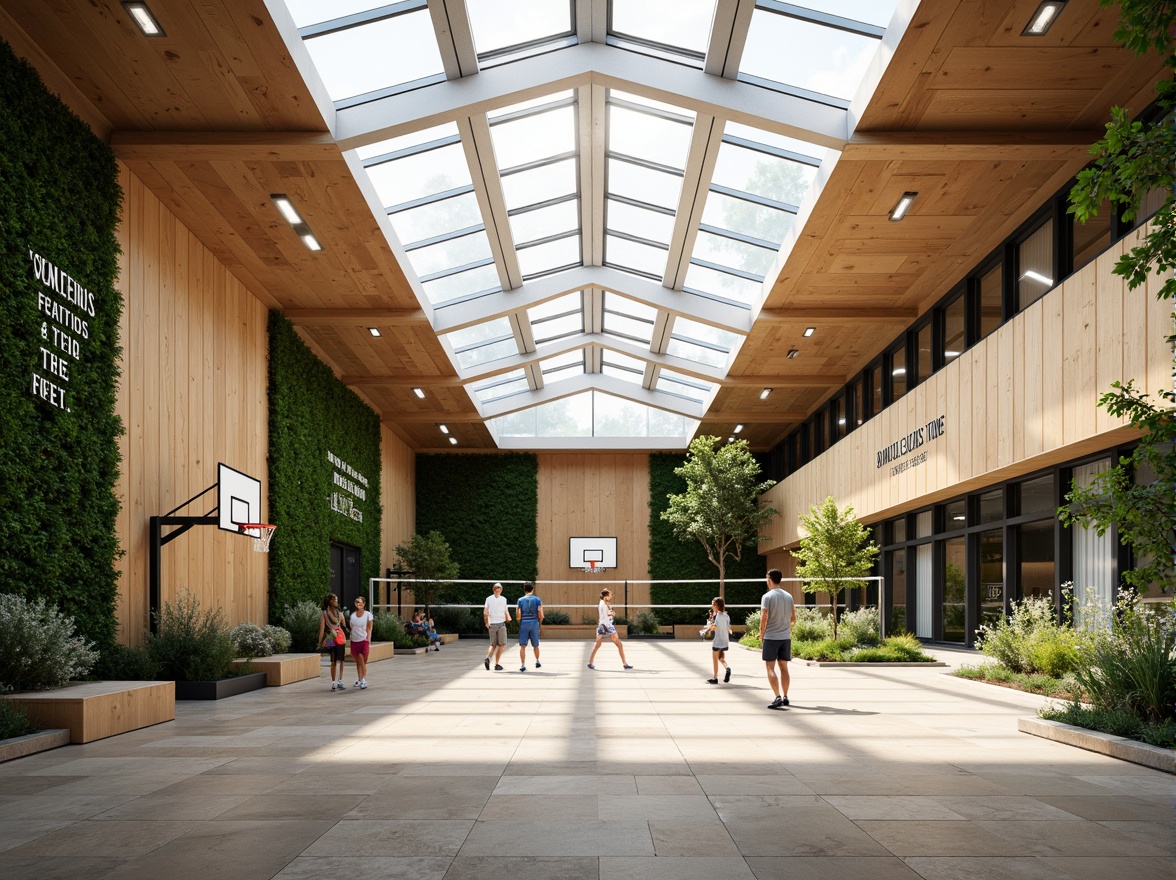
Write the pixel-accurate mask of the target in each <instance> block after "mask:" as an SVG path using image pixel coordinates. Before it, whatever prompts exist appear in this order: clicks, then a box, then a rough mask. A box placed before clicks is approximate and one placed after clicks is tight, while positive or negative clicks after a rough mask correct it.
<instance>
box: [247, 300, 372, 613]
mask: <svg viewBox="0 0 1176 880" xmlns="http://www.w3.org/2000/svg"><path fill="white" fill-rule="evenodd" d="M269 359H270V362H269V516H270V522H272V523H273V524H274V525H276V526H277V527H278V530H277V532H276V533H275V534H274V539H273V544H272V545H271V546H270V555H269V578H270V581H269V598H270V618H271V620H275V621H276V620H277V618H278V617H279V616H280V615H281V613H282V609H283V607H284V606H285V605H293V604H294V603H296V602H298V601H301V600H305V599H309V600H311V601H313V602H315V603H316V604H317V603H318V602H320V601H321V600H322V597H323V594H324V593H326V592H327V590H328V589H329V588H330V582H331V558H330V545H331V542H332V541H337V542H339V543H343V544H350V545H352V546H355V547H358V548H359V549H360V557H359V558H360V576H361V578H362V583H364V584H366V583H367V579H368V578H372V577H378V576H379V575H380V571H381V567H380V565H381V559H380V553H381V544H380V519H381V515H382V513H383V510H382V507H381V504H380V417H379V416H378V415H376V413H375V412H374V411H372V409H371V407H369V406H368V405H367V404H365V403H364V402H363V401H362V400H360V399H359V397H358V396H357V395H356V394H355V393H354V392H352V391H351V390H350V389H348V388H347V387H346V386H345V385H343V383H342V382H340V381H339V380H338V379H336V378H335V375H334V373H332V372H331V370H330V368H329V367H328V366H327V365H326V364H324V363H323V362H322V361H320V360H319V359H318V358H317V357H315V356H314V353H313V352H311V350H310V349H309V348H307V346H306V344H305V343H304V342H303V341H302V340H301V339H300V338H299V337H298V334H297V333H295V332H294V325H293V324H291V323H290V322H289V321H288V320H287V319H286V318H284V317H282V315H281V314H279V313H278V312H276V311H274V312H270V317H269ZM329 452H330V453H334V455H336V456H337V457H338V458H339V459H341V460H342V461H344V462H346V463H347V464H348V465H350V466H351V467H352V468H353V469H355V470H356V471H358V472H359V473H361V474H362V475H363V476H364V477H366V478H367V480H368V485H367V487H366V489H365V493H366V496H367V497H366V499H364V500H363V501H359V502H357V506H358V507H359V509H360V510H361V511H362V514H363V521H362V522H358V521H356V520H354V519H352V518H351V517H349V516H346V515H344V514H341V513H338V512H336V511H334V510H332V509H331V507H330V502H329V498H330V496H331V494H332V492H335V491H337V488H336V486H335V485H334V483H333V478H334V474H335V472H336V468H335V467H334V466H333V465H332V463H331V461H330V460H329V459H328V457H327V455H328V453H329Z"/></svg>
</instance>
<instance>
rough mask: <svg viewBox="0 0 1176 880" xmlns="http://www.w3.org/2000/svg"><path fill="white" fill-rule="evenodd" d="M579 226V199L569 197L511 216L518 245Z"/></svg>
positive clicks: (569, 230) (511, 228) (513, 232)
mask: <svg viewBox="0 0 1176 880" xmlns="http://www.w3.org/2000/svg"><path fill="white" fill-rule="evenodd" d="M579 228H580V201H579V199H568V200H567V201H564V202H558V203H556V204H554V205H547V206H546V207H543V208H536V209H535V210H533V211H523V212H520V213H518V214H512V215H511V218H510V231H511V235H512V236H513V237H514V242H515V244H516V245H521V244H526V243H527V242H529V241H535V240H536V239H540V238H546V237H547V236H549V235H559V234H560V233H561V232H571V231H572V230H573V229H579Z"/></svg>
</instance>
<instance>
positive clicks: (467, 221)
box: [390, 192, 482, 245]
mask: <svg viewBox="0 0 1176 880" xmlns="http://www.w3.org/2000/svg"><path fill="white" fill-rule="evenodd" d="M390 219H391V220H392V228H393V229H395V230H396V237H397V238H399V239H400V242H401V244H404V245H411V244H413V243H414V242H418V241H424V240H425V239H427V238H433V237H434V236H436V235H444V234H445V233H447V232H456V231H457V230H459V229H468V228H469V227H471V226H481V225H482V213H481V212H480V211H479V210H478V200H477V198H476V197H475V196H474V194H473V193H472V192H471V193H465V194H464V195H460V196H453V197H452V198H448V199H441V200H440V201H436V202H428V203H426V204H424V205H420V206H419V207H416V208H411V209H410V210H407V211H398V212H396V213H394V214H391V215H390Z"/></svg>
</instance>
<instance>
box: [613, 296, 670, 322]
mask: <svg viewBox="0 0 1176 880" xmlns="http://www.w3.org/2000/svg"><path fill="white" fill-rule="evenodd" d="M604 311H605V314H608V313H610V312H616V313H618V314H620V315H627V316H628V317H631V318H637V319H641V320H643V321H648V322H649V323H650V324H652V323H653V321H654V319H655V318H656V317H657V309H655V308H654V307H653V306H651V305H646V304H645V303H643V302H637V301H636V300H634V299H629V297H627V296H621V295H620V294H619V293H612V292H610V291H605V294H604Z"/></svg>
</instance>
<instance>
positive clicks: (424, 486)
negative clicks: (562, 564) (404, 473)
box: [416, 453, 539, 602]
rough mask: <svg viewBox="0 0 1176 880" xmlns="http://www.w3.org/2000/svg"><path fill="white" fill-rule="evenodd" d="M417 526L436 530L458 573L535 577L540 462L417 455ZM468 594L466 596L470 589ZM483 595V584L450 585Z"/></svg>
mask: <svg viewBox="0 0 1176 880" xmlns="http://www.w3.org/2000/svg"><path fill="white" fill-rule="evenodd" d="M416 484H417V495H416V507H417V518H416V531H417V533H418V534H422V535H426V534H428V533H429V532H430V531H433V530H434V529H436V530H437V531H438V532H440V533H441V534H442V535H444V536H445V540H446V541H447V542H448V543H449V548H450V551H451V556H452V558H453V559H454V560H455V561H456V562H457V564H458V565H459V566H460V572H459V577H461V578H471V579H473V578H486V579H494V580H508V579H509V580H528V579H532V580H533V579H534V578H535V577H536V574H537V572H538V570H539V541H538V513H539V463H538V459H537V458H536V457H535V456H534V455H530V454H527V453H506V454H503V455H418V456H417V460H416ZM467 593H468V595H467ZM448 598H449V599H450V600H451V601H455V602H481V601H482V600H483V599H485V598H486V588H485V587H484V586H471V587H469V588H468V589H467V588H465V587H456V588H454V589H453V590H452V591H451V592H450V594H449V597H448Z"/></svg>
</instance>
